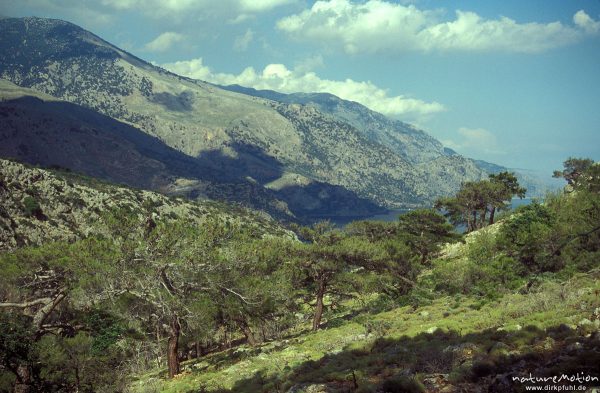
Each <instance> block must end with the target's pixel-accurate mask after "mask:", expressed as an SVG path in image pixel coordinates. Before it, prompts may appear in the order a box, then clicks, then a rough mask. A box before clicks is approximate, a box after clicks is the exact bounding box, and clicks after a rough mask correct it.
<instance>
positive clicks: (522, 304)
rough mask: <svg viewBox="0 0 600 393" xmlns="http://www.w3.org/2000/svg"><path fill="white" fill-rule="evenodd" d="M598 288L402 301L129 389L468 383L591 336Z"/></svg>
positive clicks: (575, 281) (586, 280)
mask: <svg viewBox="0 0 600 393" xmlns="http://www.w3.org/2000/svg"><path fill="white" fill-rule="evenodd" d="M599 294H600V282H599V280H598V275H597V274H596V275H594V274H579V275H577V276H574V277H572V278H571V279H570V280H568V281H566V282H552V281H546V282H544V283H543V284H542V285H540V286H539V287H537V288H535V289H534V290H532V291H531V292H530V293H526V294H518V293H517V294H509V295H505V296H504V297H502V298H501V299H499V300H496V301H492V302H488V303H486V304H484V305H481V303H480V302H479V300H478V299H476V298H470V297H464V296H463V297H451V296H446V297H442V298H438V299H435V300H434V301H432V303H431V304H429V305H426V306H423V307H419V308H417V309H414V308H413V307H410V306H406V307H399V308H396V309H393V310H391V311H387V312H381V313H376V314H368V313H363V314H359V315H357V316H354V317H352V318H350V319H349V320H345V319H344V318H343V316H342V315H338V316H337V318H338V319H339V320H341V321H343V323H335V324H332V325H333V326H335V327H331V328H327V329H324V330H321V331H318V332H308V331H307V330H305V331H302V332H299V333H298V334H296V335H295V336H293V337H290V338H288V339H286V340H279V341H273V342H269V343H266V344H263V345H262V346H260V347H258V348H250V347H247V346H240V347H238V348H233V349H231V350H228V351H225V352H221V353H216V354H212V355H209V356H206V357H205V358H202V359H200V360H199V361H190V362H187V363H185V364H184V367H183V370H184V372H183V374H182V375H180V376H178V377H177V378H175V379H173V380H170V381H169V380H164V379H162V378H161V377H162V376H163V374H161V373H159V372H155V373H152V374H149V375H145V376H143V377H141V378H140V379H139V380H138V381H136V382H134V383H133V385H132V387H133V390H134V391H136V392H140V393H141V392H152V391H160V392H192V391H194V392H197V391H204V392H223V391H230V390H232V391H235V392H279V391H287V390H288V389H289V388H290V387H291V386H300V385H301V384H308V383H313V384H314V383H323V384H327V386H328V387H329V388H330V389H332V387H333V388H336V387H337V388H339V391H344V389H346V391H368V390H369V389H371V387H374V386H381V384H382V383H385V381H388V380H393V379H394V378H396V379H398V378H400V377H398V375H399V373H402V372H406V370H410V373H411V376H410V378H413V379H414V378H419V376H421V378H425V377H424V376H426V375H433V374H435V373H441V374H443V375H446V374H447V375H449V377H448V381H446V382H444V383H455V384H469V383H474V382H473V381H477V380H478V379H480V378H487V377H489V376H490V375H492V374H494V373H496V372H497V371H498V370H499V369H501V368H502V367H504V368H506V367H508V366H507V364H513V363H514V362H516V361H517V359H520V360H519V361H525V360H523V359H526V360H527V362H529V361H541V360H540V359H541V358H545V357H547V356H550V354H551V352H552V351H557V350H560V348H561V345H563V344H564V345H567V344H568V341H569V340H571V341H573V342H575V341H576V340H580V341H581V340H584V339H586V338H585V337H584V335H583V333H582V331H581V327H578V324H579V323H580V322H581V321H582V320H584V319H588V320H590V321H591V320H593V319H594V318H595V314H594V312H595V310H597V308H598V307H600V298H599ZM596 312H597V311H596ZM336 321H337V320H336ZM592 325H593V324H592ZM367 326H371V328H370V330H371V332H370V333H368V332H367V330H368V329H367ZM372 326H379V328H378V329H373V328H372ZM593 326H597V325H593ZM587 329H589V327H588V328H587ZM588 334H589V332H588ZM592 338H593V337H592ZM587 339H590V338H589V337H588V338H587ZM588 355H589V356H592V357H594V356H595V355H594V354H591V353H590V354H588ZM594 359H595V358H594ZM598 360H600V359H598ZM511 362H512V363H511ZM527 362H526V363H527ZM527 364H529V363H527ZM588 364H593V363H588ZM598 364H600V363H598ZM410 378H409V379H410ZM403 383H404V382H403ZM420 383H421V382H419V381H415V382H414V383H413V382H410V384H412V385H411V386H413V385H414V386H420ZM389 384H392V382H389ZM390 386H391V385H390ZM359 388H360V390H359ZM415 389H416V388H415Z"/></svg>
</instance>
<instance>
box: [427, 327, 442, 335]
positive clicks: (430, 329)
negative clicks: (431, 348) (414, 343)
mask: <svg viewBox="0 0 600 393" xmlns="http://www.w3.org/2000/svg"><path fill="white" fill-rule="evenodd" d="M438 329H439V328H438V327H437V326H432V327H430V328H429V329H427V330H426V331H425V332H426V333H429V334H433V333H435V331H436V330H438Z"/></svg>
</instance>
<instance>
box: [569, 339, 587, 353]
mask: <svg viewBox="0 0 600 393" xmlns="http://www.w3.org/2000/svg"><path fill="white" fill-rule="evenodd" d="M582 348H583V345H582V344H581V343H580V342H579V341H577V342H574V343H573V344H570V345H568V346H567V348H565V349H566V350H567V352H573V351H578V350H580V349H582Z"/></svg>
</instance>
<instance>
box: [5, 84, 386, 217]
mask: <svg viewBox="0 0 600 393" xmlns="http://www.w3.org/2000/svg"><path fill="white" fill-rule="evenodd" d="M0 142H1V143H0V155H2V156H3V157H6V158H14V159H16V160H18V161H23V162H27V163H30V164H34V165H41V166H46V167H50V166H58V167H64V168H69V169H71V170H74V171H77V172H81V173H84V174H86V175H89V176H92V177H98V178H101V179H106V180H109V181H111V182H116V183H123V184H127V185H129V186H133V187H139V188H146V189H153V190H159V191H163V192H167V193H173V194H177V195H184V196H186V197H189V198H192V199H196V198H201V197H206V198H210V199H216V200H226V201H230V202H237V203H241V204H243V205H246V206H250V207H253V208H257V209H261V210H264V211H267V212H269V213H270V214H271V215H273V216H274V217H276V218H279V219H287V220H289V219H292V218H293V216H296V218H299V219H304V218H307V217H308V216H311V217H312V216H320V215H325V214H326V215H334V216H335V215H347V213H348V209H353V210H355V211H357V212H359V213H358V214H362V213H365V214H370V213H372V212H374V213H376V212H378V211H380V210H381V209H380V208H379V207H377V206H376V205H375V204H373V203H372V202H370V201H368V200H365V199H362V198H359V197H358V196H357V195H356V194H355V193H353V192H351V191H348V190H346V189H344V188H342V187H339V186H332V185H329V184H325V183H319V182H313V183H311V184H310V185H308V186H306V187H286V188H284V189H281V190H279V191H273V190H269V189H267V188H265V187H264V184H266V183H269V182H271V181H273V180H275V179H278V178H280V177H281V176H282V175H283V173H284V170H283V165H282V164H281V163H280V162H279V161H277V160H276V159H275V158H273V157H271V156H269V155H267V154H265V152H264V151H263V150H262V149H260V148H258V147H256V146H252V145H248V144H241V143H233V144H230V145H228V146H227V149H226V150H227V151H228V153H224V151H222V150H211V151H205V152H202V154H200V155H199V156H198V157H195V158H194V157H190V156H187V155H185V154H183V153H181V152H179V151H178V150H175V149H173V148H171V147H169V146H167V145H166V144H165V143H163V142H162V141H160V140H159V139H158V138H156V137H153V136H151V135H148V134H146V133H144V132H142V131H140V130H139V129H137V128H135V127H132V126H130V125H127V124H125V123H121V122H119V121H117V120H115V119H113V118H111V117H108V116H105V115H102V114H99V113H97V112H95V111H93V110H90V109H86V108H84V107H81V106H78V105H76V104H71V103H67V102H63V101H43V100H40V99H38V98H35V97H30V96H25V97H21V98H18V99H13V100H9V101H3V102H0ZM177 179H187V180H185V181H182V180H179V181H177ZM282 201H283V202H282ZM284 202H285V203H284ZM288 207H289V209H288ZM290 210H291V213H290ZM374 213H372V214H374ZM292 214H293V216H292Z"/></svg>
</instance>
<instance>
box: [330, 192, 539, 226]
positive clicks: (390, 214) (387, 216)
mask: <svg viewBox="0 0 600 393" xmlns="http://www.w3.org/2000/svg"><path fill="white" fill-rule="evenodd" d="M534 200H539V199H538V198H522V199H521V198H513V199H512V201H511V209H516V208H517V207H519V206H525V205H529V204H530V203H531V202H533V201H534ZM410 210H411V209H391V210H389V211H387V212H386V213H384V214H376V215H373V216H360V217H329V218H328V219H329V221H331V222H332V223H333V224H335V225H336V226H337V227H339V228H343V227H345V226H346V225H348V224H349V223H351V222H352V221H358V220H370V221H387V222H391V221H396V220H398V217H399V216H400V215H402V214H404V213H406V212H409V211H410Z"/></svg>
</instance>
